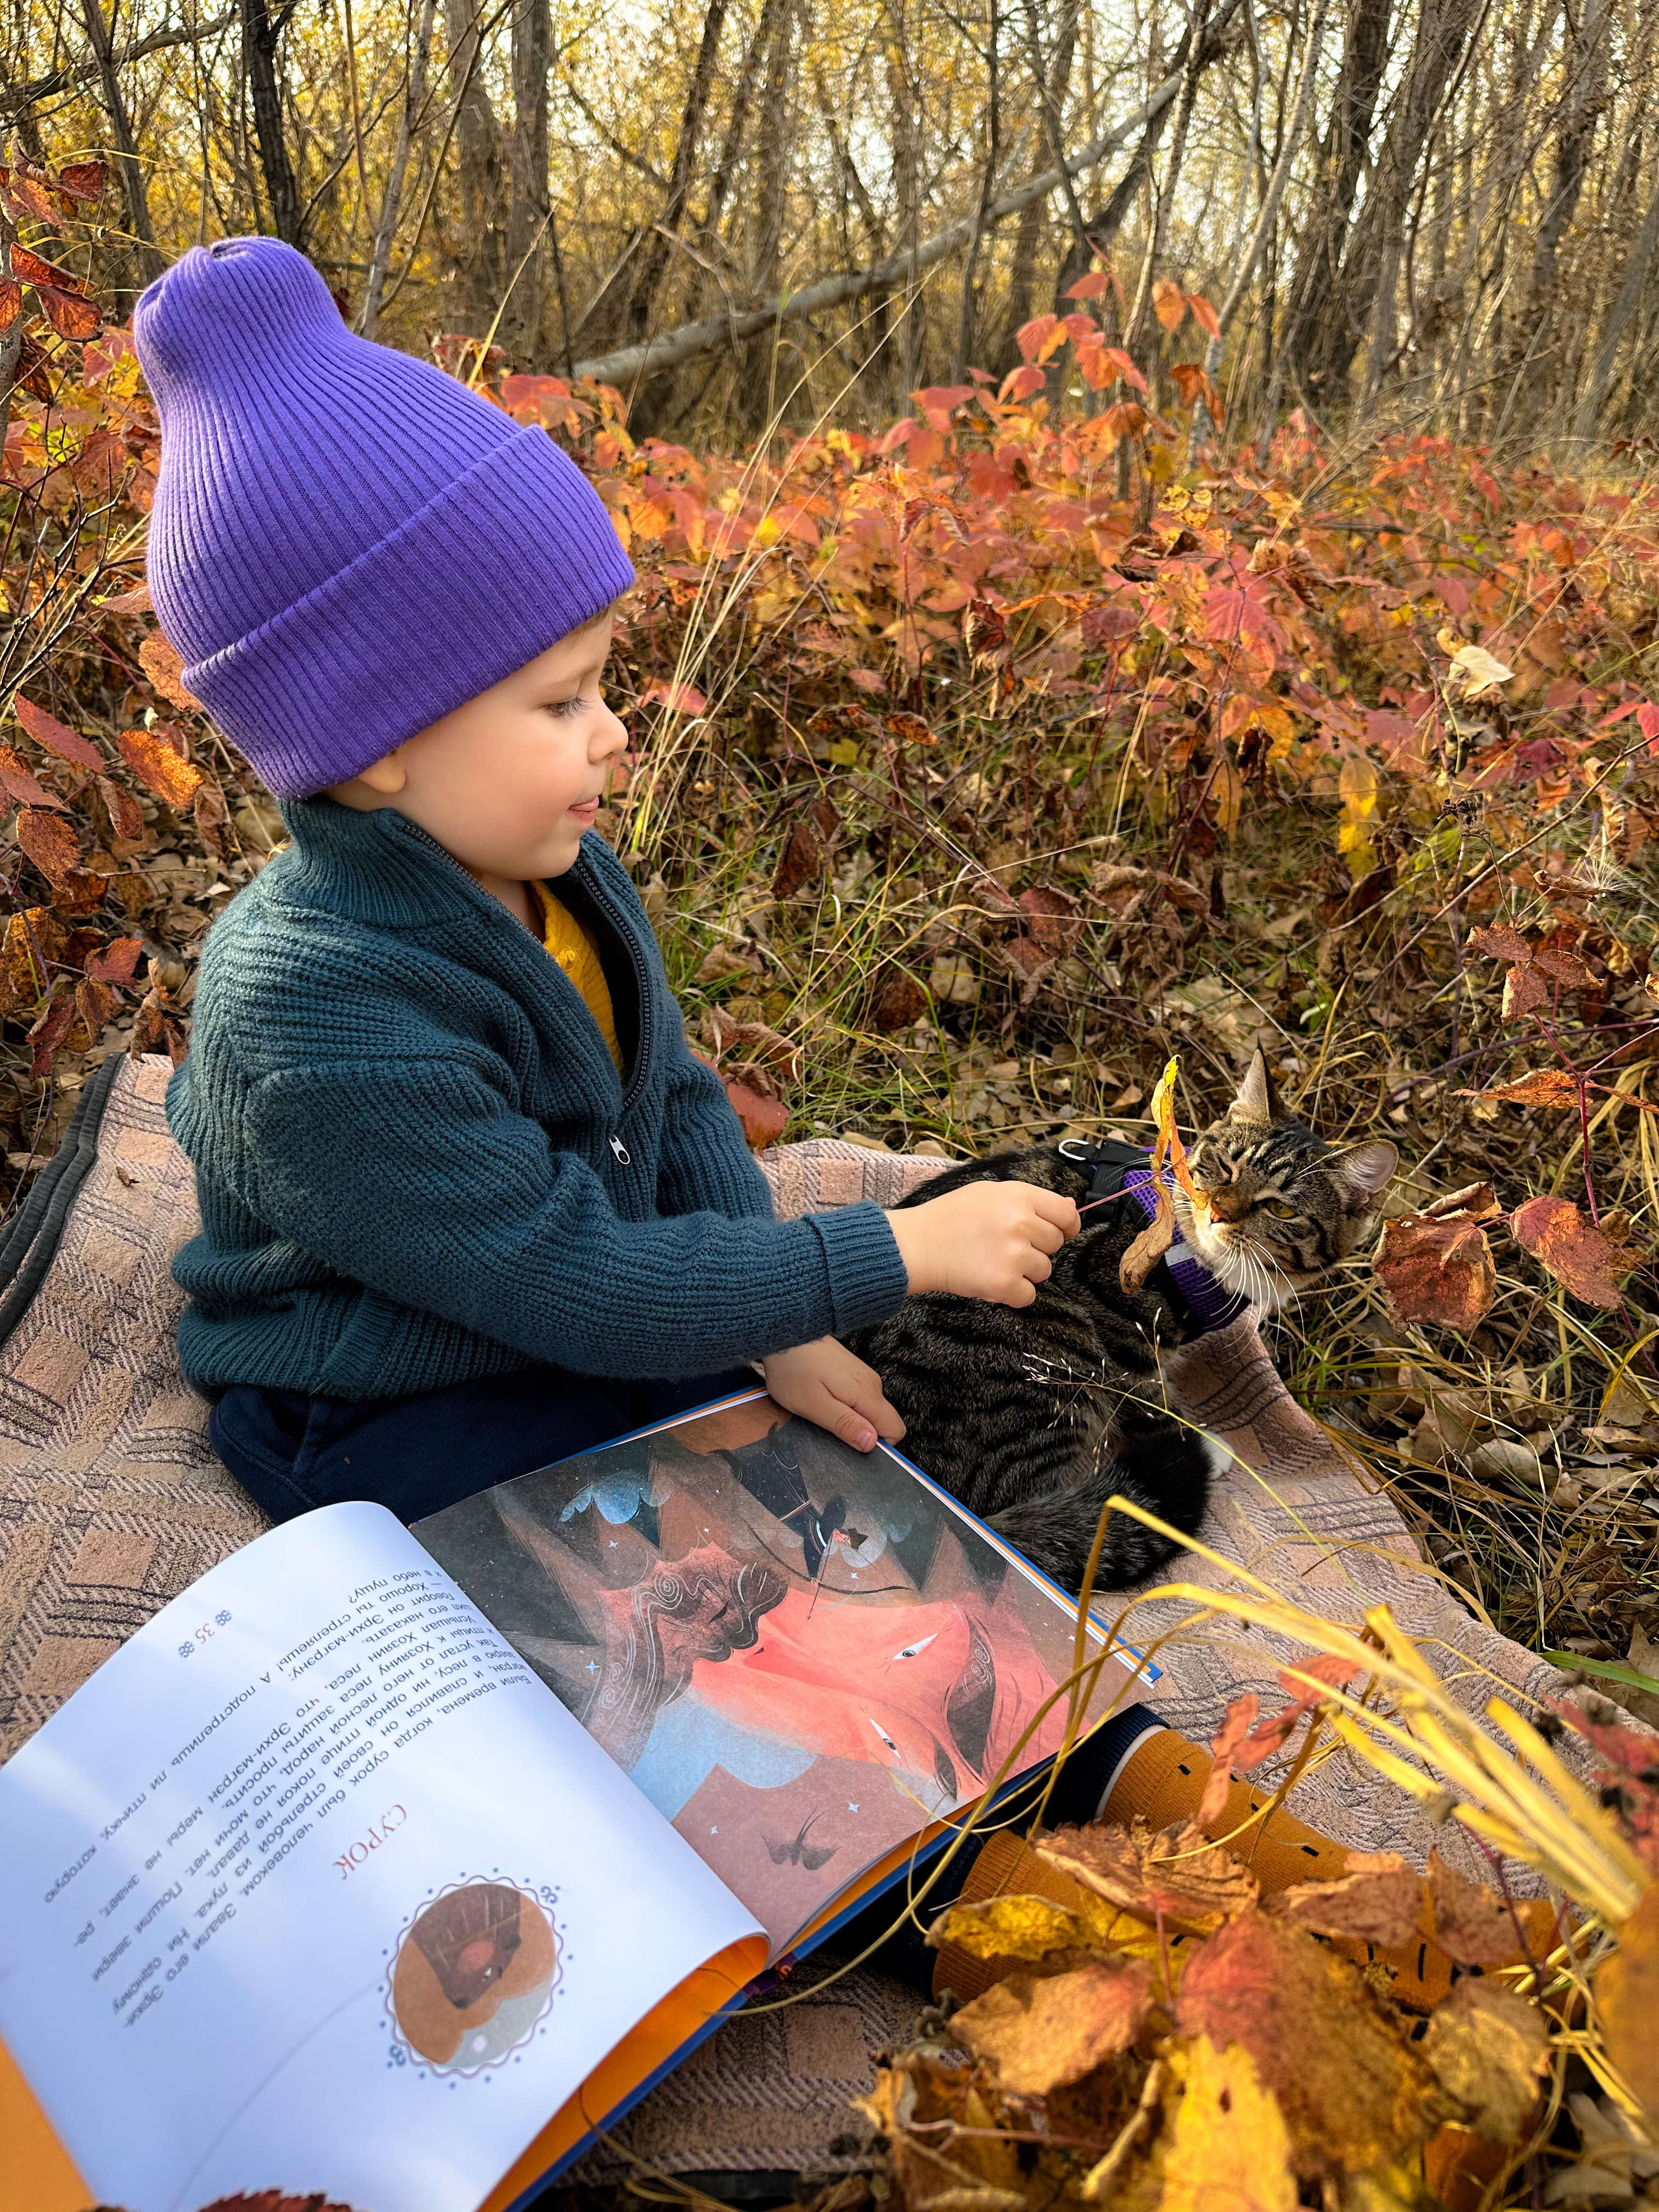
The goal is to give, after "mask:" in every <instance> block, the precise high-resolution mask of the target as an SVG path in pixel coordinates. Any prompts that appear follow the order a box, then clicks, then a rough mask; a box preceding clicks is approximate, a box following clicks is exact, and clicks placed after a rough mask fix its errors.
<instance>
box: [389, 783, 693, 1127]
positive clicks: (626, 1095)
mask: <svg viewBox="0 0 1659 2212" xmlns="http://www.w3.org/2000/svg"><path fill="white" fill-rule="evenodd" d="M404 820H405V821H407V820H408V817H407V816H405V817H404ZM409 826H410V829H412V830H413V831H414V833H415V835H416V836H417V837H419V838H421V839H422V840H423V841H424V842H425V843H427V844H428V845H430V846H431V848H432V849H433V851H434V852H435V853H436V854H438V856H439V858H440V859H441V860H447V862H448V863H449V865H450V866H451V867H452V868H453V869H455V870H456V871H457V872H459V874H461V875H462V876H465V878H466V880H467V882H468V883H469V884H472V886H473V889H474V890H477V889H478V886H477V883H476V882H475V880H474V878H472V877H471V875H470V874H469V873H468V872H467V870H466V869H465V868H464V867H462V866H461V864H460V862H459V860H457V859H456V858H455V855H454V854H453V853H450V852H447V851H446V850H445V848H443V847H442V846H441V844H440V843H439V842H438V841H437V839H436V838H435V836H433V835H432V833H431V831H430V830H428V829H422V827H421V825H420V823H418V822H410V823H409ZM577 865H578V866H580V856H579V857H578V861H577ZM587 890H588V895H589V896H590V897H591V898H592V901H593V902H594V904H595V905H596V906H599V907H603V908H604V909H605V914H606V915H608V916H609V918H610V921H611V927H612V928H613V929H614V930H615V931H616V933H617V936H618V937H619V938H621V939H622V941H623V944H624V945H626V946H627V948H628V957H629V960H631V961H632V962H633V963H634V995H635V1000H636V1001H637V1002H638V1005H639V1009H640V1038H639V1048H638V1050H637V1051H636V1052H635V1055H634V1079H633V1081H632V1082H631V1083H630V1084H629V1085H628V1088H627V1089H626V1090H625V1091H623V1100H622V1106H621V1109H620V1110H619V1111H618V1114H617V1121H619V1122H621V1121H626V1120H627V1119H628V1115H629V1109H630V1108H631V1107H632V1106H633V1103H634V1101H635V1099H636V1098H637V1097H639V1095H640V1091H641V1089H642V1087H643V1085H644V1083H645V1074H646V1070H647V1067H648V1066H650V1062H651V990H650V977H649V976H648V975H647V972H646V965H645V962H644V961H643V960H642V959H641V957H640V948H639V946H638V945H636V944H635V942H634V933H633V931H632V930H631V929H629V927H627V926H626V924H625V923H623V921H620V920H619V919H618V917H617V909H616V908H615V907H614V906H613V905H612V904H611V897H610V894H609V893H608V892H607V891H606V890H605V889H604V887H603V886H602V885H601V884H598V883H595V882H592V881H591V880H590V881H589V883H588V884H587ZM480 896H482V897H485V898H487V897H488V896H489V893H488V892H487V891H483V892H480ZM609 1142H610V1146H611V1157H612V1158H614V1159H615V1161H616V1163H617V1166H618V1167H623V1168H626V1167H631V1166H632V1165H633V1164H634V1156H633V1154H632V1153H631V1152H629V1149H628V1147H627V1146H626V1145H625V1144H623V1140H622V1138H621V1135H620V1134H619V1133H617V1132H616V1131H612V1133H611V1137H610V1139H609Z"/></svg>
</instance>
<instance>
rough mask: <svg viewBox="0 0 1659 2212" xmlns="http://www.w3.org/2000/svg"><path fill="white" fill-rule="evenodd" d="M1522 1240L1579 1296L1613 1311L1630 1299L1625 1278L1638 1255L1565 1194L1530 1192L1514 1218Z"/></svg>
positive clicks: (1585, 1301)
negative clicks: (1622, 1286) (1588, 1218)
mask: <svg viewBox="0 0 1659 2212" xmlns="http://www.w3.org/2000/svg"><path fill="white" fill-rule="evenodd" d="M1510 1227H1511V1228H1512V1229H1513V1230H1514V1231H1515V1237H1516V1243H1518V1244H1520V1245H1522V1247H1523V1248H1524V1249H1526V1250H1527V1251H1528V1252H1530V1253H1531V1254H1532V1256H1533V1258H1534V1260H1536V1261H1538V1262H1539V1263H1540V1265H1541V1266H1542V1267H1547V1268H1548V1270H1549V1272H1550V1273H1551V1274H1552V1275H1553V1276H1554V1277H1555V1279H1556V1280H1557V1282H1559V1283H1564V1284H1565V1285H1566V1287H1567V1289H1568V1290H1570V1291H1571V1292H1572V1294H1573V1296H1574V1297H1576V1298H1583V1301H1584V1303H1585V1304H1587V1305H1592V1306H1601V1307H1602V1308H1604V1309H1605V1310H1607V1312H1609V1313H1613V1312H1616V1311H1617V1310H1618V1309H1619V1308H1620V1306H1621V1305H1622V1304H1624V1297H1623V1295H1622V1293H1621V1292H1620V1288H1619V1279H1620V1276H1621V1275H1625V1274H1628V1273H1629V1272H1630V1270H1631V1269H1632V1267H1634V1266H1635V1265H1636V1262H1637V1257H1638V1255H1636V1254H1635V1253H1634V1252H1632V1251H1631V1250H1630V1249H1629V1248H1628V1247H1626V1246H1621V1245H1618V1244H1615V1243H1613V1240H1612V1239H1611V1238H1610V1237H1606V1236H1604V1235H1603V1234H1602V1232H1601V1230H1599V1229H1597V1228H1596V1227H1595V1225H1594V1224H1593V1223H1591V1222H1588V1221H1586V1220H1585V1219H1584V1218H1583V1215H1582V1214H1581V1213H1580V1212H1579V1211H1578V1208H1577V1206H1575V1205H1573V1203H1572V1201H1571V1200H1570V1199H1565V1198H1529V1199H1528V1200H1527V1202H1526V1204H1525V1205H1524V1206H1516V1209H1515V1212H1514V1214H1513V1215H1512V1216H1511V1218H1510Z"/></svg>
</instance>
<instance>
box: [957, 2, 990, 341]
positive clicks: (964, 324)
mask: <svg viewBox="0 0 1659 2212" xmlns="http://www.w3.org/2000/svg"><path fill="white" fill-rule="evenodd" d="M989 6H990V26H989V36H988V37H987V41H986V47H985V162H984V166H983V167H982V168H981V171H980V173H979V197H977V199H975V202H974V227H973V229H972V231H971V232H970V233H969V239H968V251H967V252H966V253H965V254H964V255H963V263H962V292H961V296H960V299H959V301H958V302H957V349H956V352H955V354H954V356H952V358H951V382H952V383H953V384H960V383H961V381H962V380H963V377H964V376H965V375H966V374H967V373H968V360H969V355H970V354H971V353H972V351H973V349H974V332H975V325H976V323H977V320H978V318H977V314H976V312H975V310H976V307H977V302H976V300H975V292H974V279H975V272H976V270H977V269H978V266H979V250H980V247H981V244H982V243H983V242H984V238H985V218H986V216H987V213H988V212H989V210H990V205H991V195H992V193H993V192H994V191H995V190H996V183H997V163H998V162H999V161H1000V159H1001V157H1002V84H1001V58H1000V54H999V52H998V46H999V41H1000V34H1001V28H1002V21H1001V16H1000V14H999V11H998V0H989Z"/></svg>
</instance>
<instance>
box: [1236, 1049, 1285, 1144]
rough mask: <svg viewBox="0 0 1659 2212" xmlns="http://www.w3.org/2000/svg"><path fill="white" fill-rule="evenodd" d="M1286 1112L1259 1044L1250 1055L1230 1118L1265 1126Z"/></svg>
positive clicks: (1265, 1056)
mask: <svg viewBox="0 0 1659 2212" xmlns="http://www.w3.org/2000/svg"><path fill="white" fill-rule="evenodd" d="M1284 1111H1285V1109H1284V1108H1283V1106H1282V1105H1281V1104H1280V1103H1279V1089H1278V1086H1277V1085H1276V1084H1275V1083H1274V1081H1273V1076H1272V1073H1270V1071H1269V1069H1268V1066H1267V1054H1265V1053H1264V1052H1263V1051H1262V1049H1261V1046H1260V1045H1258V1046H1257V1047H1256V1048H1255V1051H1254V1052H1253V1053H1252V1054H1250V1064H1249V1066H1248V1067H1247V1068H1246V1069H1245V1071H1244V1079H1243V1082H1242V1083H1241V1084H1240V1085H1239V1086H1238V1096H1237V1097H1236V1098H1235V1099H1234V1101H1233V1103H1232V1104H1231V1106H1230V1107H1229V1108H1228V1109H1227V1118H1228V1120H1229V1121H1255V1122H1259V1123H1260V1124H1261V1126H1262V1127H1264V1128H1265V1127H1268V1126H1270V1125H1271V1124H1272V1123H1273V1122H1274V1121H1278V1120H1279V1117H1280V1116H1281V1115H1283V1113H1284Z"/></svg>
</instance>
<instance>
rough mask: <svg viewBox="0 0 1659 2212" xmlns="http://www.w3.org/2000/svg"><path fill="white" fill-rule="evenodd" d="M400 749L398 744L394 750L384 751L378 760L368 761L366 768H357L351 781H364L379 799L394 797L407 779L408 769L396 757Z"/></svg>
mask: <svg viewBox="0 0 1659 2212" xmlns="http://www.w3.org/2000/svg"><path fill="white" fill-rule="evenodd" d="M402 750H403V748H402V746H401V745H400V746H399V747H398V750H397V751H396V752H389V753H384V754H382V755H381V757H380V759H379V760H377V761H370V763H369V764H368V767H367V768H360V769H358V771H357V774H356V777H355V778H354V779H353V781H356V782H357V783H366V784H367V785H368V787H369V789H370V790H371V791H372V792H374V793H376V795H377V796H378V797H380V798H381V799H395V798H396V797H397V796H398V793H399V792H400V791H401V790H402V789H403V787H404V785H405V784H406V783H407V782H408V781H409V770H408V769H406V768H405V767H404V764H403V762H402V761H401V760H400V759H399V757H398V754H399V753H401V752H402Z"/></svg>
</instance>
